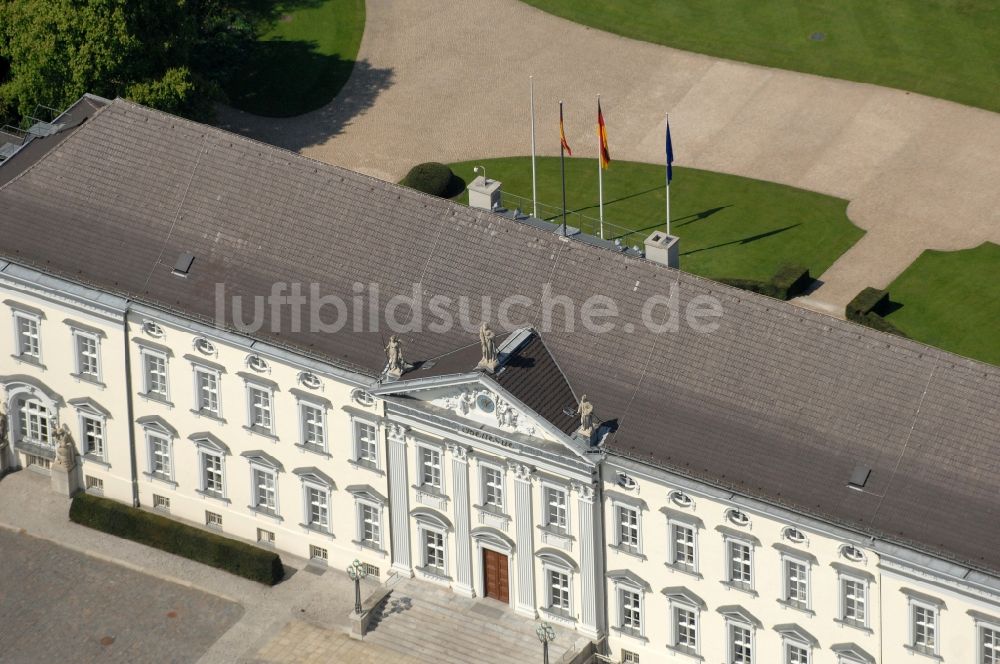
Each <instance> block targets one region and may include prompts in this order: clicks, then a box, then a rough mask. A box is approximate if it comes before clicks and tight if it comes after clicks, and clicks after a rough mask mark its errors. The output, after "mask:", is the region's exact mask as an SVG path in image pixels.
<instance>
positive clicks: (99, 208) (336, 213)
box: [0, 100, 1000, 572]
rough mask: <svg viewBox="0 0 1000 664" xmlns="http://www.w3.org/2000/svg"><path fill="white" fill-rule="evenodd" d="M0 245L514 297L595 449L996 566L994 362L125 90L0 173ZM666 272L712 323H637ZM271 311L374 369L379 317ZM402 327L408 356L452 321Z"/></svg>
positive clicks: (42, 256) (121, 261) (128, 267)
mask: <svg viewBox="0 0 1000 664" xmlns="http://www.w3.org/2000/svg"><path fill="white" fill-rule="evenodd" d="M3 168H6V167H0V171H2V169H3ZM0 250H2V252H3V253H4V254H5V255H6V256H8V257H9V258H11V259H12V260H15V261H18V262H21V263H25V264H31V265H34V266H36V267H38V268H39V269H42V270H45V271H47V272H50V273H54V274H58V275H62V276H65V277H68V278H71V279H75V280H78V281H81V282H85V283H88V284H92V285H95V286H98V287H100V288H103V289H106V290H109V291H113V292H115V293H119V294H123V295H127V296H129V297H132V298H135V299H139V300H143V301H148V302H152V303H156V304H158V305H159V306H162V307H167V308H170V309H172V310H176V311H179V312H182V313H183V314H185V315H187V316H192V317H196V318H201V319H204V320H209V321H210V320H211V319H212V318H213V309H214V298H215V295H214V284H215V283H216V282H225V284H226V288H227V291H228V293H230V294H243V295H262V294H266V293H268V292H270V289H271V284H272V283H273V282H274V281H289V282H292V281H297V282H302V283H305V284H309V283H311V282H317V283H320V284H322V290H323V292H324V293H339V294H341V295H343V296H344V297H345V298H347V297H349V296H350V295H351V294H352V290H351V287H352V284H354V283H355V282H361V283H368V282H377V283H379V284H381V288H382V298H383V302H384V301H385V300H386V299H387V298H388V297H390V296H391V295H392V294H394V293H403V294H409V293H410V289H411V284H413V283H414V282H419V283H421V284H422V287H423V292H424V293H426V294H428V295H430V294H439V295H445V296H448V297H451V298H458V296H460V295H462V296H466V297H468V298H469V302H472V303H478V302H479V301H480V299H479V298H480V297H481V296H484V295H490V296H493V297H494V298H496V300H497V301H498V300H499V299H500V298H502V297H505V296H508V295H511V294H516V293H518V294H526V295H528V296H530V297H532V298H533V299H534V305H533V306H530V307H518V308H517V312H518V314H520V315H521V318H522V320H519V321H517V322H518V323H519V324H527V325H532V326H534V327H536V328H538V329H541V330H542V332H543V334H544V336H545V343H546V346H547V347H548V349H549V351H550V352H551V354H552V356H553V357H554V358H555V359H556V360H557V361H558V363H559V367H561V369H562V372H563V373H565V376H566V379H567V380H568V381H569V383H570V384H572V385H573V387H574V389H576V390H577V391H578V392H582V393H586V394H588V395H589V397H590V400H591V401H592V402H593V403H594V405H595V408H596V410H597V412H598V413H599V414H600V415H601V417H602V418H603V419H612V418H613V419H617V421H618V430H617V432H616V433H615V434H614V435H613V436H612V437H611V438H610V440H609V441H608V446H609V449H610V451H611V452H613V453H615V454H621V455H628V456H630V457H634V458H637V459H641V460H645V461H648V462H650V463H653V464H657V465H660V466H664V467H667V468H671V469H674V470H677V471H680V472H684V473H687V474H689V475H691V476H694V477H697V478H701V479H704V480H706V481H708V482H711V483H713V484H715V485H717V486H722V487H725V488H729V489H731V490H734V491H738V492H743V493H746V494H749V495H752V496H755V497H759V498H763V499H766V500H769V501H772V502H774V503H778V504H782V505H786V506H790V507H793V508H795V509H797V510H799V511H802V512H804V513H808V514H812V515H815V516H819V517H821V518H824V519H827V520H829V521H831V522H835V523H839V524H842V525H846V526H850V527H853V528H855V529H857V530H860V531H862V532H866V533H870V534H873V535H875V536H880V537H885V538H887V539H889V540H892V541H896V542H901V543H911V544H913V545H914V546H917V547H918V548H920V549H923V550H926V551H929V552H935V553H937V554H939V555H942V556H944V557H950V558H954V559H957V560H959V561H962V562H967V563H970V564H972V565H974V566H977V567H979V568H982V569H988V570H993V571H994V572H996V571H1000V529H998V528H996V527H995V524H996V523H997V521H998V519H1000V498H998V495H997V490H996V487H997V477H1000V454H998V453H997V452H998V438H1000V433H998V432H1000V369H998V368H997V367H993V366H988V365H984V364H981V363H978V362H974V361H971V360H966V359H963V358H961V357H957V356H955V355H951V354H948V353H945V352H943V351H939V350H935V349H932V348H929V347H927V346H923V345H921V344H918V343H915V342H912V341H908V340H904V339H899V338H895V337H891V336H888V335H885V334H882V333H879V332H875V331H873V330H870V329H867V328H863V327H859V326H857V325H854V324H851V323H846V322H842V321H837V320H834V319H831V318H828V317H826V316H822V315H819V314H815V313H812V312H809V311H806V310H803V309H800V308H797V307H795V306H793V305H790V304H787V303H783V302H778V301H775V300H771V299H767V298H763V297H759V296H756V295H753V294H750V293H746V292H743V291H739V290H735V289H732V288H728V287H726V286H722V285H719V284H716V283H714V282H710V281H707V280H704V279H700V278H697V277H694V276H692V275H688V274H684V273H680V272H677V271H675V270H670V269H667V268H665V267H662V266H659V265H655V264H652V263H650V262H647V261H645V260H642V259H638V258H631V257H627V256H623V255H620V254H616V253H614V252H612V251H609V250H604V249H600V248H595V247H591V246H586V245H584V244H582V243H578V242H573V241H565V240H560V239H559V238H557V237H555V236H554V235H553V234H551V233H548V232H545V231H543V230H540V229H536V228H532V227H529V226H526V225H524V224H521V223H519V222H516V221H513V220H509V219H505V218H502V217H499V216H496V215H493V214H490V213H486V212H482V211H478V210H472V209H469V208H466V207H463V206H461V205H458V204H455V203H451V202H448V201H443V200H439V199H435V198H432V197H429V196H425V195H422V194H419V193H417V192H414V191H411V190H407V189H404V188H401V187H397V186H395V185H392V184H389V183H385V182H380V181H378V180H375V179H372V178H369V177H366V176H363V175H359V174H356V173H352V172H349V171H346V170H343V169H340V168H336V167H333V166H328V165H325V164H321V163H317V162H315V161H312V160H310V159H307V158H305V157H302V156H299V155H297V154H293V153H290V152H286V151H283V150H280V149H277V148H274V147H270V146H266V145H262V144H259V143H255V142H253V141H250V140H247V139H244V138H241V137H239V136H235V135H232V134H228V133H225V132H222V131H219V130H216V129H213V128H210V127H206V126H202V125H198V124H194V123H191V122H187V121H184V120H181V119H178V118H174V117H172V116H169V115H165V114H162V113H158V112H154V111H150V110H147V109H144V108H142V107H139V106H136V105H134V104H131V103H128V102H125V101H120V100H119V101H115V102H114V103H113V104H111V105H110V106H108V107H107V108H105V109H104V110H102V111H100V112H98V113H97V114H96V115H95V116H94V117H93V118H92V119H91V120H89V121H88V122H86V123H85V124H84V125H83V126H82V127H81V128H79V129H78V130H77V131H76V132H75V133H73V134H72V135H71V136H70V137H69V138H67V139H66V140H65V141H64V142H62V143H61V144H59V145H58V146H57V147H55V148H54V149H52V150H51V151H50V152H49V153H48V154H47V155H46V156H45V157H44V158H42V159H41V160H39V161H38V162H37V163H35V164H34V165H33V166H31V167H30V168H29V169H28V170H26V171H25V172H24V173H23V174H21V175H20V176H18V177H16V178H14V179H12V180H11V181H10V182H8V183H7V184H6V185H5V186H3V187H2V188H0ZM182 252H191V253H192V254H194V255H195V256H196V258H195V262H194V265H193V269H192V272H191V275H190V276H189V277H188V278H186V279H182V278H178V277H176V276H172V275H171V268H172V267H173V264H174V261H175V259H176V257H177V256H178V255H179V254H181V253H182ZM546 283H548V284H551V292H552V294H553V295H560V294H562V295H569V296H582V297H578V298H577V299H578V300H579V301H582V300H583V299H585V298H586V297H588V296H590V295H593V294H601V295H605V296H608V297H611V298H612V299H613V300H614V301H615V302H616V303H617V305H618V308H619V311H620V312H621V317H620V318H619V319H617V320H616V321H615V322H616V326H615V329H614V331H612V332H608V333H605V334H594V333H590V332H587V331H586V330H584V329H583V328H582V327H581V326H580V325H579V324H578V325H577V326H576V329H575V330H574V331H571V332H570V331H565V330H563V329H561V328H560V329H553V330H546V329H544V328H543V327H542V325H541V318H542V316H541V312H540V307H539V300H540V296H541V289H542V285H543V284H546ZM674 284H676V286H677V293H678V297H679V300H680V305H681V307H682V308H681V311H683V307H684V306H685V305H686V304H687V303H689V302H691V301H692V299H693V298H695V297H697V296H700V295H711V296H714V297H715V298H717V299H718V300H719V301H720V302H721V303H722V305H723V308H724V312H725V313H724V315H723V317H722V318H721V319H719V328H718V330H717V331H715V332H714V333H711V334H698V333H695V332H693V331H692V330H690V329H689V328H688V327H687V326H686V325H684V324H682V325H681V326H680V330H679V331H678V332H668V333H663V334H655V333H653V332H651V331H649V330H647V329H646V328H645V327H644V326H643V325H642V324H641V319H640V311H641V306H642V303H643V301H644V300H646V298H648V297H649V296H651V295H653V294H656V293H660V294H665V293H667V292H668V291H669V289H670V288H671V287H672V286H673V285H674ZM473 309H474V310H475V307H473ZM557 320H558V314H557ZM286 322H287V321H286ZM475 322H477V321H475ZM625 323H631V324H633V325H634V329H633V330H631V331H626V330H625V329H624V328H625ZM287 330H288V327H287V326H285V327H283V328H282V331H281V332H279V333H276V334H270V333H269V334H266V335H259V336H262V337H265V338H268V339H270V340H272V341H277V342H279V343H285V344H287V345H291V346H294V347H297V348H299V349H302V350H304V351H305V352H309V353H313V354H316V355H319V356H322V357H324V358H326V359H328V360H329V361H331V362H335V363H338V364H340V365H342V366H345V367H347V368H352V369H356V370H359V371H363V372H367V373H369V374H372V375H375V374H377V373H378V372H379V371H380V370H381V369H382V367H383V366H384V363H385V355H384V352H383V347H384V342H383V335H382V334H381V333H377V332H352V331H351V327H350V326H347V327H346V328H345V329H344V330H342V331H341V332H338V333H336V334H319V333H316V334H311V333H305V332H301V333H292V332H288V331H287ZM403 339H404V343H405V345H406V349H407V355H406V357H407V359H408V360H410V361H416V360H419V359H424V358H432V357H437V356H440V355H442V354H445V353H447V352H449V351H451V350H453V349H455V348H459V347H462V346H465V345H466V344H467V343H468V340H469V335H468V334H467V333H465V332H463V331H462V330H461V329H460V328H458V327H457V326H456V328H455V329H454V330H453V331H451V332H447V333H430V332H425V333H422V334H405V335H403ZM858 464H864V465H867V466H869V467H870V468H872V473H871V479H870V480H869V482H868V486H867V487H866V492H863V493H862V492H857V491H852V490H849V489H847V488H846V486H845V485H846V483H847V480H848V478H849V477H850V474H851V472H852V470H853V469H854V468H855V466H856V465H858Z"/></svg>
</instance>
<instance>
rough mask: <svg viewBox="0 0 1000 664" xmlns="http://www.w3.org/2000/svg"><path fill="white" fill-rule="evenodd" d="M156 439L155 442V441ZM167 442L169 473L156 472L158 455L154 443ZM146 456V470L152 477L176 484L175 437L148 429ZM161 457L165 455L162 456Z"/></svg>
mask: <svg viewBox="0 0 1000 664" xmlns="http://www.w3.org/2000/svg"><path fill="white" fill-rule="evenodd" d="M154 439H155V440H154ZM156 441H159V442H163V441H165V442H166V461H167V465H168V466H169V468H168V471H169V472H167V473H161V472H159V471H157V470H156V460H157V455H156V453H155V452H154V450H153V444H154V442H156ZM146 456H147V457H148V458H147V464H146V469H147V472H148V473H149V475H150V477H155V478H156V479H159V480H165V481H167V482H171V483H172V482H174V472H175V470H174V466H175V465H176V464H175V462H174V461H175V456H174V437H173V436H172V435H170V434H169V433H167V432H165V431H160V430H159V429H156V430H153V429H150V428H147V429H146ZM160 456H161V457H162V456H163V455H160Z"/></svg>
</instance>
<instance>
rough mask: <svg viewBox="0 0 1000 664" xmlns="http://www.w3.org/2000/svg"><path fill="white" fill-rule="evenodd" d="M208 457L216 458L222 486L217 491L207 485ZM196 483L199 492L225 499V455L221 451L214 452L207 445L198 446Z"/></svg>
mask: <svg viewBox="0 0 1000 664" xmlns="http://www.w3.org/2000/svg"><path fill="white" fill-rule="evenodd" d="M209 457H211V458H213V459H216V460H218V462H219V468H218V475H219V480H218V481H219V484H221V485H222V486H221V487H220V488H219V490H218V491H215V490H213V489H210V488H209V487H208V460H209ZM198 484H199V486H200V489H201V492H202V493H203V494H205V495H206V496H211V497H212V498H218V499H220V500H225V499H226V495H227V492H226V456H225V454H223V453H222V452H216V451H214V450H210V449H208V448H207V447H201V446H199V447H198Z"/></svg>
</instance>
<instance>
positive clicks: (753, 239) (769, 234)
mask: <svg viewBox="0 0 1000 664" xmlns="http://www.w3.org/2000/svg"><path fill="white" fill-rule="evenodd" d="M801 225H802V224H801V223H798V224H792V225H791V226H785V227H784V228H776V229H774V230H773V231H767V232H766V233H758V234H757V235H751V236H749V237H745V238H742V239H740V240H732V241H730V242H720V243H719V244H713V245H712V246H710V247H702V248H701V249H692V250H691V251H684V252H681V256H690V255H691V254H697V253H699V252H702V251H710V250H712V249H720V248H722V247H728V246H730V245H734V244H750V243H751V242H756V241H757V240H763V239H764V238H768V237H772V236H774V235H778V234H779V233H784V232H785V231H788V230H791V229H793V228H795V227H796V226H801Z"/></svg>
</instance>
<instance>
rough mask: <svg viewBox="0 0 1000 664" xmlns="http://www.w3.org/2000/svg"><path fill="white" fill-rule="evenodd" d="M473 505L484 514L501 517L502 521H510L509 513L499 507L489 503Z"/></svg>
mask: <svg viewBox="0 0 1000 664" xmlns="http://www.w3.org/2000/svg"><path fill="white" fill-rule="evenodd" d="M473 507H474V508H475V509H477V510H479V511H480V512H482V513H484V514H489V515H490V516H495V517H497V518H498V519H503V520H504V521H510V515H509V514H505V513H504V512H503V511H501V510H500V509H499V508H496V507H493V506H491V505H473Z"/></svg>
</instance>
